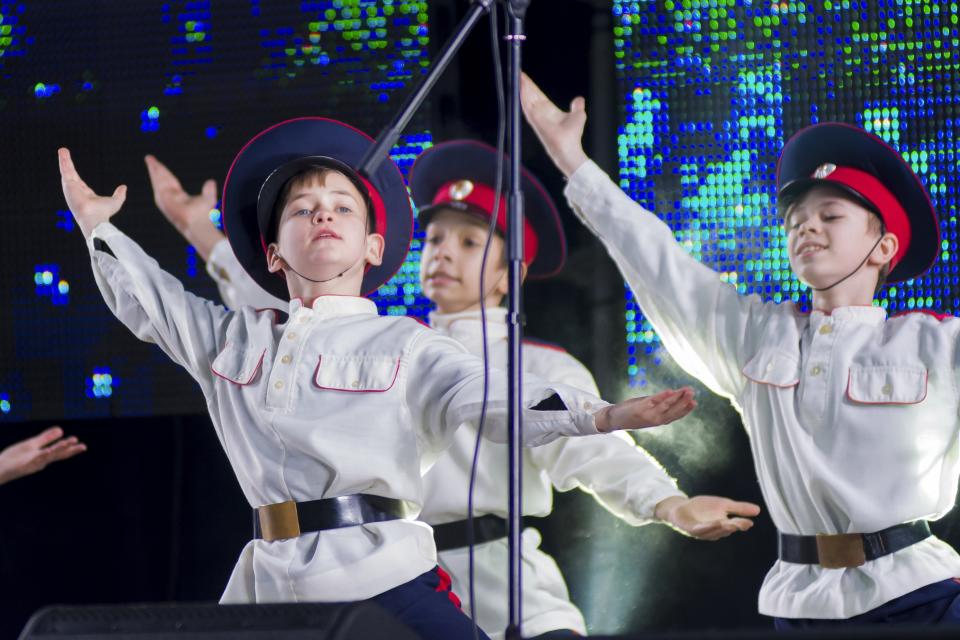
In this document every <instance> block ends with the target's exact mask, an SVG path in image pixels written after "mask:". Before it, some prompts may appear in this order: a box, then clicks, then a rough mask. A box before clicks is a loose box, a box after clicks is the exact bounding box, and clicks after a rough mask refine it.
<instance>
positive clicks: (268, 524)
mask: <svg viewBox="0 0 960 640" xmlns="http://www.w3.org/2000/svg"><path fill="white" fill-rule="evenodd" d="M406 517H407V508H406V504H405V503H404V502H403V500H395V499H393V498H383V497H381V496H371V495H368V494H365V493H358V494H354V495H350V496H340V497H337V498H323V499H322V500H309V501H307V502H294V501H293V500H289V501H287V502H277V503H276V504H268V505H264V506H262V507H257V508H256V509H254V510H253V537H254V538H263V539H264V540H267V541H271V540H282V539H284V538H295V537H297V536H299V535H300V534H301V533H308V532H310V531H324V530H327V529H340V528H342V527H355V526H357V525H361V524H369V523H371V522H387V521H389V520H402V519H404V518H406Z"/></svg>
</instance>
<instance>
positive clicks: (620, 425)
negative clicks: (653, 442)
mask: <svg viewBox="0 0 960 640" xmlns="http://www.w3.org/2000/svg"><path fill="white" fill-rule="evenodd" d="M696 406H697V401H696V399H695V398H694V396H693V389H691V388H690V387H684V388H683V389H671V390H667V391H661V392H660V393H657V394H655V395H652V396H644V397H642V398H630V399H629V400H624V401H623V402H618V403H617V404H612V405H609V406H606V407H604V408H603V409H600V411H598V412H597V414H596V424H597V430H598V431H603V432H606V431H615V430H617V429H645V428H647V427H656V426H659V425H662V424H668V423H670V422H673V421H674V420H679V419H680V418H682V417H683V416H685V415H687V414H688V413H690V412H691V411H693V409H694V408H695V407H696Z"/></svg>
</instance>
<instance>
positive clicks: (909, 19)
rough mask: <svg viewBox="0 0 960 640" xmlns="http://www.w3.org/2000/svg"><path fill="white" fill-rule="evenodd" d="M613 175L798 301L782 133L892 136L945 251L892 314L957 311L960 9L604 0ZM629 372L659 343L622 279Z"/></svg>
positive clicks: (735, 278) (655, 356)
mask: <svg viewBox="0 0 960 640" xmlns="http://www.w3.org/2000/svg"><path fill="white" fill-rule="evenodd" d="M612 10H613V14H614V38H615V64H616V72H617V75H618V80H619V86H620V88H621V90H622V95H621V98H622V112H621V126H620V134H619V140H618V147H619V163H620V170H619V178H620V184H621V186H622V187H623V188H624V189H625V190H626V191H627V192H628V193H629V194H630V195H631V196H632V197H633V198H634V199H635V200H637V201H638V202H640V203H642V204H643V205H644V206H645V207H647V208H648V209H651V210H653V211H655V212H656V213H657V214H658V215H659V216H660V217H661V218H662V219H663V220H664V221H665V222H666V223H667V224H669V225H670V227H671V228H672V229H673V230H674V232H675V235H676V237H677V239H678V240H679V241H680V242H681V243H682V244H683V246H684V247H685V248H686V249H687V250H688V251H690V253H691V254H693V255H694V256H696V257H697V258H699V259H700V260H702V261H703V262H704V263H706V264H708V265H710V266H711V267H712V268H713V269H715V270H716V271H717V272H719V273H720V274H721V277H723V278H724V279H725V280H726V281H728V282H731V283H733V284H735V285H736V287H737V288H738V290H739V291H740V292H741V293H758V294H760V295H762V296H763V297H764V298H765V299H770V300H776V301H794V302H796V303H798V304H799V305H801V306H802V307H803V306H805V305H806V304H807V302H808V300H809V296H808V291H807V289H806V288H805V287H804V286H803V285H801V284H800V283H799V282H798V281H797V280H796V279H795V278H793V277H792V275H791V273H790V269H789V263H788V260H787V251H786V244H785V236H784V234H783V233H782V230H781V228H780V226H779V221H778V219H777V215H776V209H775V199H774V170H775V167H776V160H777V156H778V153H779V150H780V149H781V148H782V146H783V144H784V141H785V140H786V139H787V138H789V136H790V135H791V134H792V133H794V132H795V131H797V130H798V129H800V128H802V127H804V126H806V125H809V124H812V123H816V122H825V121H844V122H848V123H852V124H856V125H858V126H860V127H862V128H864V129H867V130H868V131H872V132H874V133H876V134H878V135H879V136H880V137H882V138H883V139H884V140H886V141H887V142H889V143H890V144H892V145H893V146H894V147H895V148H897V149H898V150H899V151H900V152H901V153H902V154H903V155H904V157H905V158H907V160H908V161H909V162H910V163H911V164H912V166H913V167H914V170H915V171H916V172H917V173H918V174H919V175H920V176H921V179H922V180H923V181H924V183H925V184H926V186H927V188H928V189H929V191H930V193H931V196H932V198H933V202H934V205H935V206H936V207H937V210H938V211H939V213H940V218H941V232H942V240H943V242H942V247H941V250H942V254H941V256H940V260H939V261H938V262H937V264H936V266H935V267H934V268H933V270H932V271H931V272H930V273H928V274H927V275H926V276H924V277H923V278H919V279H917V280H915V281H910V282H906V283H903V284H902V285H901V286H896V287H887V288H886V289H885V290H884V291H883V292H882V293H881V294H880V296H879V304H881V305H883V306H884V307H885V308H887V309H888V310H889V311H890V312H891V313H896V312H901V311H909V310H914V309H931V308H932V309H938V310H942V311H944V312H947V313H954V314H955V313H957V312H958V310H960V302H958V299H957V297H956V295H955V291H956V288H957V281H958V276H957V271H958V269H957V266H958V260H957V256H956V252H957V229H956V226H957V218H956V210H955V203H956V200H955V198H956V197H957V195H956V190H957V187H958V164H957V163H958V160H960V156H958V155H957V152H956V146H957V138H958V135H960V109H958V107H957V90H958V89H960V76H958V61H960V51H958V44H960V38H958V24H957V23H958V8H957V3H955V2H942V1H938V0H896V1H895V0H874V1H871V2H858V1H856V0H854V1H847V0H844V1H841V2H832V1H831V0H817V1H816V2H750V1H749V0H685V1H681V0H676V1H673V0H656V1H652V2H627V1H623V0H615V1H614V2H613V5H612ZM626 323H627V324H626V328H627V341H628V345H627V348H628V352H629V370H628V374H629V376H630V381H631V384H634V385H640V386H642V385H644V384H646V381H647V375H646V374H647V372H646V369H645V367H646V366H648V365H649V364H654V365H655V364H659V363H660V357H661V355H662V354H661V353H660V348H659V343H658V341H657V338H656V336H655V334H654V333H653V331H652V329H651V327H650V325H649V323H648V322H646V321H645V320H643V318H642V317H641V314H640V312H639V310H638V308H637V305H636V303H635V302H634V301H633V298H632V296H631V295H630V293H629V291H627V292H626Z"/></svg>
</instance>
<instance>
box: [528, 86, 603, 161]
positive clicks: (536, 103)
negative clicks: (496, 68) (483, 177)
mask: <svg viewBox="0 0 960 640" xmlns="http://www.w3.org/2000/svg"><path fill="white" fill-rule="evenodd" d="M520 102H521V105H522V106H523V113H524V116H526V119H527V122H528V123H530V126H531V127H532V128H533V131H534V132H535V133H536V134H537V137H538V138H539V139H540V142H541V143H542V144H543V146H544V148H545V149H546V151H547V154H549V156H550V158H551V159H552V160H553V162H554V164H556V165H557V168H558V169H560V171H562V172H563V174H564V175H565V176H568V177H569V176H571V175H573V172H574V171H576V170H577V167H579V166H580V165H581V164H583V163H584V162H585V161H586V159H587V156H586V154H585V153H584V151H583V142H582V138H583V128H584V126H585V125H586V123H587V112H586V103H585V101H584V99H583V98H580V97H577V98H574V99H573V101H572V102H571V103H570V111H563V110H562V109H560V108H559V107H557V105H555V104H554V103H553V102H552V101H551V100H550V98H548V97H547V96H546V95H545V94H544V93H543V91H541V90H540V87H538V86H537V85H536V83H534V81H533V80H531V79H530V77H529V76H528V75H526V74H524V75H523V77H522V78H521V81H520Z"/></svg>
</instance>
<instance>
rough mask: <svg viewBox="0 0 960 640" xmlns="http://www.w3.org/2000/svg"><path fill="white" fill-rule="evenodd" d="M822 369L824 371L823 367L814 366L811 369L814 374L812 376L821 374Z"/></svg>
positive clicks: (811, 373)
mask: <svg viewBox="0 0 960 640" xmlns="http://www.w3.org/2000/svg"><path fill="white" fill-rule="evenodd" d="M821 371H823V369H821V368H820V367H819V366H817V367H814V368H813V369H810V375H812V376H818V375H820V372H821Z"/></svg>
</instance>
